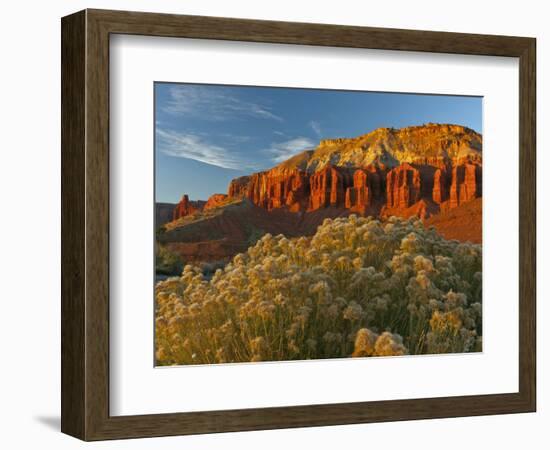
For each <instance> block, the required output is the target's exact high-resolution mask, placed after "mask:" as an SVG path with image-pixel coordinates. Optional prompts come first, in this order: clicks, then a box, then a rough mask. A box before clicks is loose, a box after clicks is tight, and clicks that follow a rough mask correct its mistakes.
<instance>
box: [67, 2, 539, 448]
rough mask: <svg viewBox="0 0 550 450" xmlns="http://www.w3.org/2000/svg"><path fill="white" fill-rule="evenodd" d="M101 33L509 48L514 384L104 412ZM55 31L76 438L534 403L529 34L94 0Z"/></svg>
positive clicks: (105, 145)
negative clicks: (514, 62) (440, 394)
mask: <svg viewBox="0 0 550 450" xmlns="http://www.w3.org/2000/svg"><path fill="white" fill-rule="evenodd" d="M110 33H125V34H139V35H147V36H171V37H185V38H201V39H224V40H235V41H249V42H264V43H286V44H302V45H319V46H333V47H353V48H369V49H385V50H406V51H423V52H440V53H460V54H470V55H493V56H513V57H519V58H520V105H519V114H520V142H519V151H520V183H521V185H520V205H519V208H520V265H519V273H520V292H519V294H520V315H519V321H520V323H519V329H520V355H519V367H520V371H519V381H520V383H519V384H520V390H519V392H517V393H511V394H497V395H480V396H466V397H445V398H432V399H409V400H394V401H381V402H362V403H345V404H331V405H315V406H311V405H310V406H292V407H281V408H262V409H247V410H233V411H210V412H195V413H174V414H158V415H144V416H123V417H111V416H109V121H108V118H109V108H108V104H109V103H108V100H109V34H110ZM62 38H63V46H62V55H63V61H62V64H63V67H62V77H63V80H62V84H63V87H62V93H63V94H62V106H63V108H62V111H63V112H62V119H63V127H62V146H63V148H62V155H63V156H62V161H63V164H62V183H63V189H62V216H63V217H62V232H63V255H62V272H63V276H62V294H63V298H62V327H63V328H62V340H63V343H62V358H63V363H62V366H63V367H62V372H63V377H62V378H63V379H62V390H63V392H62V429H63V431H64V432H66V433H68V434H71V435H73V436H77V437H79V438H81V439H85V440H98V439H117V438H127V437H146V436H165V435H178V434H195V433H215V432H224V431H239V430H258V429H272V428H285V427H306V426H319V425H336V424H347V423H366V422H380V421H396V420H410V419H426V418H436V417H457V416H467V415H484V414H500V413H514V412H528V411H534V410H535V404H536V400H535V399H536V390H535V386H536V380H535V360H536V351H535V348H536V345H535V344H536V342H535V244H536V235H535V232H536V230H535V168H536V163H535V40H534V39H530V38H522V37H503V36H486V35H469V34H458V33H441V32H429V31H409V30H391V29H380V28H362V27H347V26H336V25H319V24H300V23H286V22H272V21H256V20H241V19H225V18H215V17H198V16H177V15H168V14H150V13H133V12H120V11H101V10H87V11H84V12H80V13H77V14H75V15H72V16H68V17H66V18H64V19H63V21H62ZM182 409H185V405H182Z"/></svg>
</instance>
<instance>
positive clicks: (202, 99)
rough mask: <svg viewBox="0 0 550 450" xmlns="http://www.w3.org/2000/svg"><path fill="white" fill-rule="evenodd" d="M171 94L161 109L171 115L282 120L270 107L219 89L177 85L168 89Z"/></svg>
mask: <svg viewBox="0 0 550 450" xmlns="http://www.w3.org/2000/svg"><path fill="white" fill-rule="evenodd" d="M169 95H170V98H169V99H168V100H167V101H166V103H165V104H164V106H163V107H162V110H163V111H164V112H166V113H168V114H174V115H176V114H177V115H180V114H186V115H191V116H195V117H200V118H202V119H207V120H213V121H221V120H228V119H235V118H239V117H256V118H260V119H268V120H276V121H278V122H282V121H283V118H282V117H280V116H278V115H276V114H275V113H273V112H272V111H271V108H270V107H269V106H267V105H262V104H260V103H257V102H252V101H249V100H245V99H243V98H241V97H239V96H237V95H232V94H230V93H228V92H225V91H222V90H221V89H220V88H217V87H207V86H190V85H178V86H173V87H171V88H170V89H169Z"/></svg>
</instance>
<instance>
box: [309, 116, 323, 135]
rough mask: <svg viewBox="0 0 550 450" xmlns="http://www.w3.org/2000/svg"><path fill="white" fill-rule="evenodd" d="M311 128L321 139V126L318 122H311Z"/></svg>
mask: <svg viewBox="0 0 550 450" xmlns="http://www.w3.org/2000/svg"><path fill="white" fill-rule="evenodd" d="M309 126H310V128H311V129H312V130H313V132H314V133H315V134H316V135H317V137H321V133H322V131H321V124H320V123H319V122H317V121H316V120H311V121H310V122H309Z"/></svg>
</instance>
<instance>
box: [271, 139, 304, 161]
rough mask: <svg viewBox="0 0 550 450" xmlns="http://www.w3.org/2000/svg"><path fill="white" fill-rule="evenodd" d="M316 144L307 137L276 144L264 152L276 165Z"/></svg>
mask: <svg viewBox="0 0 550 450" xmlns="http://www.w3.org/2000/svg"><path fill="white" fill-rule="evenodd" d="M314 146H315V143H314V142H313V141H312V140H311V139H309V138H307V137H297V138H294V139H290V140H288V141H284V142H274V143H272V144H271V146H270V147H269V148H267V149H265V150H264V152H265V153H267V154H268V155H269V157H270V158H271V161H272V162H274V163H281V162H283V161H286V160H287V159H288V158H290V157H292V156H294V155H296V154H297V153H300V152H301V151H304V150H307V149H310V148H313V147H314Z"/></svg>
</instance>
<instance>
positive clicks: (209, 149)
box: [156, 128, 258, 170]
mask: <svg viewBox="0 0 550 450" xmlns="http://www.w3.org/2000/svg"><path fill="white" fill-rule="evenodd" d="M156 137H157V146H158V150H159V151H161V152H162V153H164V154H166V155H170V156H175V157H178V158H189V159H194V160H195V161H200V162H202V163H206V164H211V165H213V166H218V167H223V168H224V169H234V170H256V169H258V167H257V165H255V164H253V163H250V162H249V161H246V159H245V158H243V157H242V156H240V155H239V154H238V153H237V152H235V151H233V150H231V149H227V148H225V147H222V146H220V145H216V144H214V143H212V142H209V141H208V140H207V139H206V138H205V137H204V136H201V135H199V134H196V133H186V132H179V131H173V130H165V129H159V128H157V130H156Z"/></svg>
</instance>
